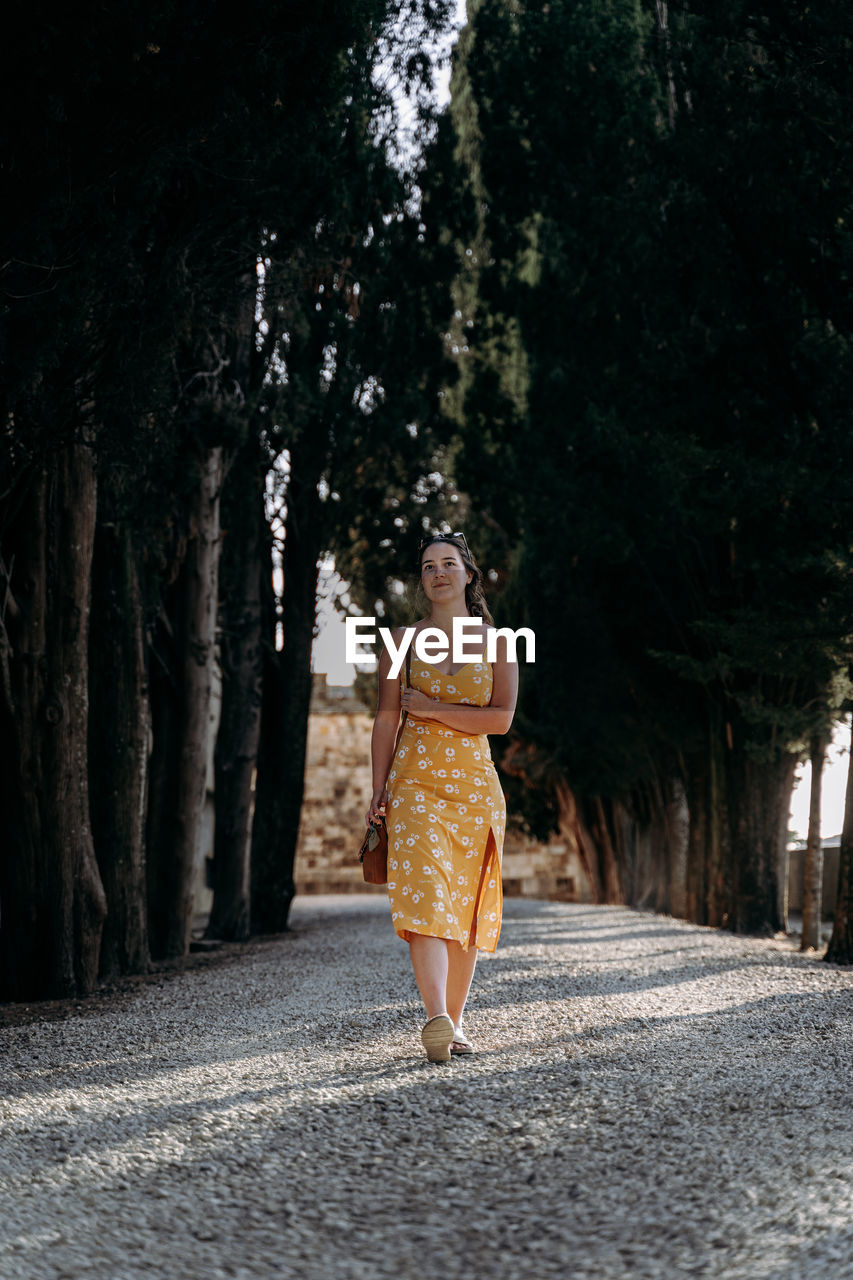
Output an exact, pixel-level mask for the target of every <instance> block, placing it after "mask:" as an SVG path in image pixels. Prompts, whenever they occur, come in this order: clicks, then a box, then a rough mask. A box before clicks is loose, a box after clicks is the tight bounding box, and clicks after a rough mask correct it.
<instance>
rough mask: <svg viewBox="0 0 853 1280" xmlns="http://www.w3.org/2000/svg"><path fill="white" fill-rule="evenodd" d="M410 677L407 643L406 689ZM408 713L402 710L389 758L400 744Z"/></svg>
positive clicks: (409, 655)
mask: <svg viewBox="0 0 853 1280" xmlns="http://www.w3.org/2000/svg"><path fill="white" fill-rule="evenodd" d="M411 678H412V646H411V645H409V647H408V649H407V650H406V688H407V689H408V688H409V686H410V684H411ZM408 714H409V713H408V711H404V712H403V718H402V720H401V721H400V724H399V726H398V728H397V737H396V739H395V741H394V750H393V751H392V752H391V759H392V760H393V759H394V757H395V755H396V754H397V748H398V747H399V745H400V739H401V738H402V736H403V727H404V725H405V723H406V718H407V717H408Z"/></svg>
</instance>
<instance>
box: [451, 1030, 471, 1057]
mask: <svg viewBox="0 0 853 1280" xmlns="http://www.w3.org/2000/svg"><path fill="white" fill-rule="evenodd" d="M450 1052H451V1053H452V1054H462V1053H473V1052H474V1046H473V1045H472V1043H471V1041H470V1040H469V1039H468V1037H467V1036H465V1035H463V1034H462V1032H461V1031H460V1030H459V1028H458V1027H454V1028H453V1039H452V1040H451V1042H450Z"/></svg>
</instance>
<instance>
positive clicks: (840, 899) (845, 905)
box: [824, 741, 853, 964]
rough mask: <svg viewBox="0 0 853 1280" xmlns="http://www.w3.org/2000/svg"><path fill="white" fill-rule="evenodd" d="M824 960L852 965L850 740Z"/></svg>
mask: <svg viewBox="0 0 853 1280" xmlns="http://www.w3.org/2000/svg"><path fill="white" fill-rule="evenodd" d="M824 959H825V960H828V961H829V962H830V963H831V964H853V741H851V749H850V758H849V760H848V765H847V795H846V797H845V803H844V824H843V827H842V832H841V851H840V857H839V863H838V895H837V899H836V905H835V920H834V922H833V927H832V936H831V937H830V939H829V946H828V947H827V950H826V955H825V956H824Z"/></svg>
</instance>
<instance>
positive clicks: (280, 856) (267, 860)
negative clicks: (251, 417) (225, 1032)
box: [252, 458, 322, 933]
mask: <svg viewBox="0 0 853 1280" xmlns="http://www.w3.org/2000/svg"><path fill="white" fill-rule="evenodd" d="M321 514H322V513H321V508H320V503H319V499H318V497H317V487H316V479H315V477H314V474H313V471H312V469H311V468H309V469H308V478H307V479H306V480H303V479H302V478H301V477H300V476H299V474H298V471H297V467H296V465H295V463H294V461H293V458H292V461H291V476H290V484H289V488H288V495H287V521H286V528H285V540H284V595H283V613H282V617H281V623H282V628H283V648H282V649H281V651H280V652H277V651H276V650H275V648H274V635H275V625H276V619H275V614H274V610H273V609H270V610H268V618H269V622H268V626H267V645H266V648H265V654H264V683H263V707H262V711H261V742H260V749H259V754H258V778H257V789H256V794H255V820H254V825H253V832H252V928H253V930H254V932H256V933H279V932H282V931H283V930H285V929H286V928H287V920H288V915H289V912H290V904H291V902H292V901H293V895H294V892H295V889H294V883H293V863H294V858H295V856H296V839H297V835H298V832H299V815H300V812H301V809H302V796H303V792H304V787H305V749H306V743H307V738H308V713H309V709H310V703H311V645H312V642H313V638H314V618H315V612H316V598H317V574H318V569H317V562H318V558H319V554H320V551H321V549H322V545H321V544H322V534H321V527H320V516H321ZM267 579H268V581H267V588H266V589H267V590H268V591H271V588H270V587H269V571H267Z"/></svg>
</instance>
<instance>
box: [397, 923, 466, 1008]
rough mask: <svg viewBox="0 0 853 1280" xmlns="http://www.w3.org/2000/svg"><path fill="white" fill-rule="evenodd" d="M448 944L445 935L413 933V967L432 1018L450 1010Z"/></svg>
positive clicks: (411, 936) (411, 945)
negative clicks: (448, 1004)
mask: <svg viewBox="0 0 853 1280" xmlns="http://www.w3.org/2000/svg"><path fill="white" fill-rule="evenodd" d="M448 945H449V944H448V943H447V942H446V941H445V940H444V938H431V937H429V936H428V935H427V934H425V933H412V934H410V935H409V954H410V955H411V957H412V969H413V970H414V973H415V982H416V983H417V984H418V990H419V991H420V993H421V999H422V1000H423V1002H424V1007H425V1009H426V1015H427V1018H428V1019H429V1018H436V1017H437V1016H438V1015H439V1014H440V1013H447V989H448V955H447V952H448ZM472 972H473V970H472ZM469 982H470V978H469ZM451 1016H452V1015H451Z"/></svg>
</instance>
